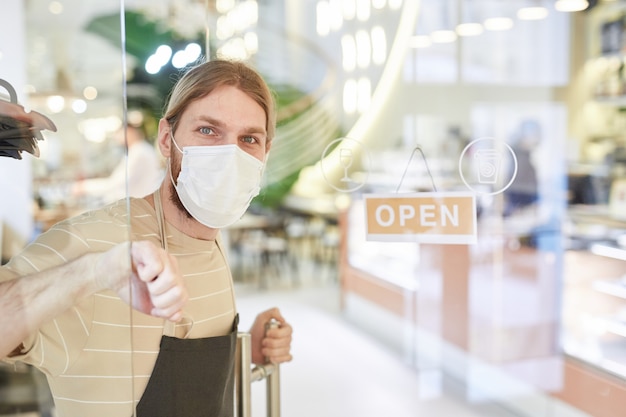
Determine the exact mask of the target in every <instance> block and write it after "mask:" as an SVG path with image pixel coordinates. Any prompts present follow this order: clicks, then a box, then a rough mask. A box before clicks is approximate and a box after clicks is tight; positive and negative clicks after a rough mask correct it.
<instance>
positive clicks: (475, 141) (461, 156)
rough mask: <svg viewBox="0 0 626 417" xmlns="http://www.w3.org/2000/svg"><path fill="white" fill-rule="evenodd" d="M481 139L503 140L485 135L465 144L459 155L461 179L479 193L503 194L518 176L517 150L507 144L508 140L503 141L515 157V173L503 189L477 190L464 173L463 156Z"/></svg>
mask: <svg viewBox="0 0 626 417" xmlns="http://www.w3.org/2000/svg"><path fill="white" fill-rule="evenodd" d="M481 141H490V142H501V141H498V140H497V139H495V138H492V137H483V138H478V139H474V140H473V141H471V142H470V143H468V144H467V145H465V148H463V151H462V152H461V155H460V156H459V175H460V176H461V181H463V184H465V186H466V187H467V188H469V189H470V190H472V191H474V192H475V193H477V194H482V195H497V194H501V193H503V192H504V191H506V189H507V188H509V187H510V186H511V184H513V181H514V180H515V178H516V177H517V157H516V156H515V151H513V148H511V147H510V146H509V144H507V143H506V142H501V143H502V144H503V145H504V146H505V147H506V148H507V150H508V151H509V153H510V154H511V157H512V158H513V175H511V179H510V180H509V182H508V183H507V184H506V185H505V186H504V187H503V188H502V189H500V190H497V191H494V192H490V193H488V192H484V191H480V190H476V189H474V188H473V187H472V186H471V185H470V184H469V183H468V182H467V180H466V179H465V176H464V175H463V157H464V156H465V153H466V152H467V151H468V149H469V148H471V147H472V145H474V144H476V143H478V142H481Z"/></svg>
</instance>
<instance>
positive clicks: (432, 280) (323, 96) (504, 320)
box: [0, 0, 626, 417]
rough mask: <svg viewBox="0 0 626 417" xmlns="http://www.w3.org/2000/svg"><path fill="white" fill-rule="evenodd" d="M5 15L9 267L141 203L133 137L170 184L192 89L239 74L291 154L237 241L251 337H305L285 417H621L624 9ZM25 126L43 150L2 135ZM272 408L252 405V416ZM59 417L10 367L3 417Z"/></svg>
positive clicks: (38, 383)
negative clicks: (178, 100)
mask: <svg viewBox="0 0 626 417" xmlns="http://www.w3.org/2000/svg"><path fill="white" fill-rule="evenodd" d="M0 10H1V11H2V13H1V15H0V16H1V17H2V24H1V25H0V127H1V130H0V184H1V187H2V188H1V190H2V191H3V195H4V197H2V203H1V204H0V253H1V255H2V263H3V264H4V263H6V262H8V261H9V260H10V259H11V258H13V257H14V256H18V255H19V253H20V251H21V250H22V249H23V248H24V247H26V246H27V245H28V244H29V242H31V241H32V240H33V239H34V238H35V237H37V236H38V235H40V234H41V233H44V232H45V231H46V230H48V229H49V228H50V227H51V226H52V225H54V224H56V223H57V222H59V221H62V220H64V219H66V218H69V217H72V216H75V215H78V214H80V213H83V212H85V211H88V210H92V209H95V208H98V207H101V206H102V205H105V204H109V203H110V202H112V201H114V200H116V199H120V198H131V197H134V195H131V194H132V192H131V191H130V190H131V187H132V186H133V185H132V184H133V181H134V179H133V176H132V175H131V174H132V172H131V170H132V169H131V168H132V165H131V164H132V163H133V162H132V161H133V157H132V156H131V151H130V149H131V146H130V143H131V141H130V137H131V133H130V132H131V129H132V128H137V129H139V131H140V132H141V134H142V136H143V139H144V142H145V143H147V144H148V145H149V146H148V148H150V149H149V151H151V152H152V153H153V154H154V155H153V159H152V160H154V161H156V162H155V164H154V165H155V175H156V176H158V180H159V182H160V181H161V180H162V179H163V175H164V173H165V172H166V170H165V168H166V164H167V161H166V160H165V158H163V157H162V156H161V155H160V153H159V150H158V147H157V145H156V144H155V137H156V133H157V128H158V121H159V119H160V117H161V115H162V112H163V105H164V102H165V100H166V98H167V94H168V92H169V90H170V88H171V87H172V85H173V81H174V80H175V79H176V77H177V76H178V75H179V74H180V73H182V72H183V71H185V69H187V68H189V67H190V66H193V65H194V63H197V62H200V61H202V60H210V59H214V58H218V57H219V58H226V59H234V60H242V61H245V62H247V63H249V64H250V65H252V66H253V67H254V68H255V69H257V70H258V71H259V73H260V74H262V76H263V77H264V79H265V80H266V81H267V83H268V84H269V86H270V88H271V89H272V91H273V92H274V95H275V99H276V108H277V130H276V137H275V139H274V143H273V144H272V148H271V151H270V153H269V156H268V159H267V163H266V166H265V170H264V173H263V179H262V187H261V191H260V194H259V195H258V196H257V197H255V198H254V200H253V201H252V203H251V205H250V207H249V209H248V211H247V212H246V214H245V215H244V216H243V217H242V218H241V219H240V220H239V221H238V222H236V223H234V224H233V225H231V226H228V227H227V228H225V229H223V230H222V231H221V235H222V239H223V240H224V241H225V242H226V243H227V248H228V260H229V264H230V268H231V272H232V278H233V281H234V286H235V289H236V293H237V308H238V310H239V314H240V317H241V320H242V323H241V324H242V325H243V327H242V328H246V327H247V326H249V325H250V323H251V322H252V320H253V318H254V316H253V312H255V311H258V310H259V309H263V308H267V307H271V306H274V305H277V306H279V307H280V308H281V311H282V312H283V314H284V315H285V317H287V318H288V319H289V321H290V322H291V324H292V325H293V328H294V340H293V346H292V351H293V356H294V359H293V361H292V362H290V363H286V364H282V365H281V366H280V371H281V385H280V400H279V408H280V410H281V411H282V414H283V415H285V416H300V417H307V416H328V417H331V416H337V417H340V416H341V417H343V416H360V417H370V416H372V417H373V416H377V417H378V416H394V417H395V416H399V417H405V416H406V417H409V416H450V417H452V416H454V417H479V416H480V417H515V416H519V417H614V416H621V415H624V410H625V409H626V263H624V262H625V261H626V112H625V110H626V71H625V69H624V68H625V63H626V55H625V54H626V0H303V1H295V0H276V1H274V0H272V1H269V0H120V1H112V0H106V1H103V0H3V1H2V5H1V6H0ZM5 109H6V110H5ZM10 111H18V112H21V114H24V113H28V114H30V115H31V116H32V120H33V123H32V126H33V127H34V132H35V134H34V135H27V136H23V137H18V138H16V137H15V134H13V135H11V133H9V134H7V133H4V134H3V133H2V130H7V129H9V128H11V127H12V126H10V123H11V122H10V117H11V116H10V115H11V113H10ZM120 135H121V138H122V141H121V142H120V140H119V138H120ZM145 143H144V144H145ZM132 147H133V148H134V145H133V146H132ZM120 164H121V165H120ZM147 164H148V163H147V162H145V161H144V162H141V163H139V167H140V168H139V169H140V171H141V173H142V175H143V177H146V176H147V175H148V174H147V171H148V165H147ZM120 167H121V168H120ZM159 175H160V176H159ZM114 180H117V181H118V182H116V183H113V181H114ZM153 189H154V188H153ZM153 189H152V190H153ZM142 192H143V191H142ZM149 192H151V191H147V192H143V193H144V194H142V195H145V194H147V193H149ZM16 326H19V323H16ZM269 389H270V388H269V385H268V386H267V387H266V386H265V384H263V383H261V382H255V383H254V384H252V390H251V393H249V394H250V396H251V402H252V411H253V413H252V414H254V415H263V414H264V413H265V412H266V411H265V409H266V408H267V406H268V404H269V402H270V400H269V397H266V394H267V392H269ZM54 400H55V394H54V392H51V391H50V389H49V388H48V385H47V382H46V377H45V375H43V373H41V372H40V371H39V370H37V369H35V368H33V367H31V366H30V365H24V364H11V365H9V364H5V363H2V362H0V415H1V416H4V415H6V416H28V417H37V416H42V417H48V416H50V417H51V416H55V415H56V414H55V406H54ZM274 412H275V411H274ZM268 415H270V414H269V412H268ZM272 415H279V414H272Z"/></svg>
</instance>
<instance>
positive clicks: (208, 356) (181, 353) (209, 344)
mask: <svg viewBox="0 0 626 417" xmlns="http://www.w3.org/2000/svg"><path fill="white" fill-rule="evenodd" d="M154 205H155V208H156V211H157V218H158V221H159V232H160V233H161V241H162V242H163V245H164V248H165V249H166V250H167V242H166V236H165V224H164V220H163V213H162V209H161V198H160V195H159V191H158V190H157V191H156V192H155V201H154ZM238 321H239V316H238V315H237V316H235V320H234V322H233V327H232V330H231V333H230V334H227V335H225V336H216V337H206V338H201V339H180V338H177V337H172V336H168V335H163V336H162V338H161V344H160V351H159V355H158V357H157V360H156V362H155V364H154V370H153V371H152V375H151V376H150V380H149V381H148V385H147V386H146V390H145V391H144V393H143V395H142V397H141V400H140V401H139V403H138V404H137V412H136V415H137V417H204V416H206V417H232V416H233V413H234V374H235V372H234V371H235V370H234V364H235V349H236V345H237V324H238ZM171 327H172V328H173V327H174V326H171Z"/></svg>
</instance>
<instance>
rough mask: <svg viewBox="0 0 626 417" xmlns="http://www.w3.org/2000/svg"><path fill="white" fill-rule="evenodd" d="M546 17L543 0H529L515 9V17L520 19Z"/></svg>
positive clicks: (546, 12)
mask: <svg viewBox="0 0 626 417" xmlns="http://www.w3.org/2000/svg"><path fill="white" fill-rule="evenodd" d="M546 17H548V8H547V7H546V6H545V4H544V0H531V1H530V2H528V4H526V5H525V6H523V7H521V8H520V9H518V10H517V18H518V19H520V20H542V19H545V18H546Z"/></svg>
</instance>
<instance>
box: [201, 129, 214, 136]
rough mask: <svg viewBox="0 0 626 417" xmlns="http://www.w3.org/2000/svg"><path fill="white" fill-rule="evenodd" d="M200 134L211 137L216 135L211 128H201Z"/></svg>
mask: <svg viewBox="0 0 626 417" xmlns="http://www.w3.org/2000/svg"><path fill="white" fill-rule="evenodd" d="M200 133H202V134H204V135H211V134H213V133H214V131H213V129H212V128H210V127H201V128H200Z"/></svg>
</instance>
